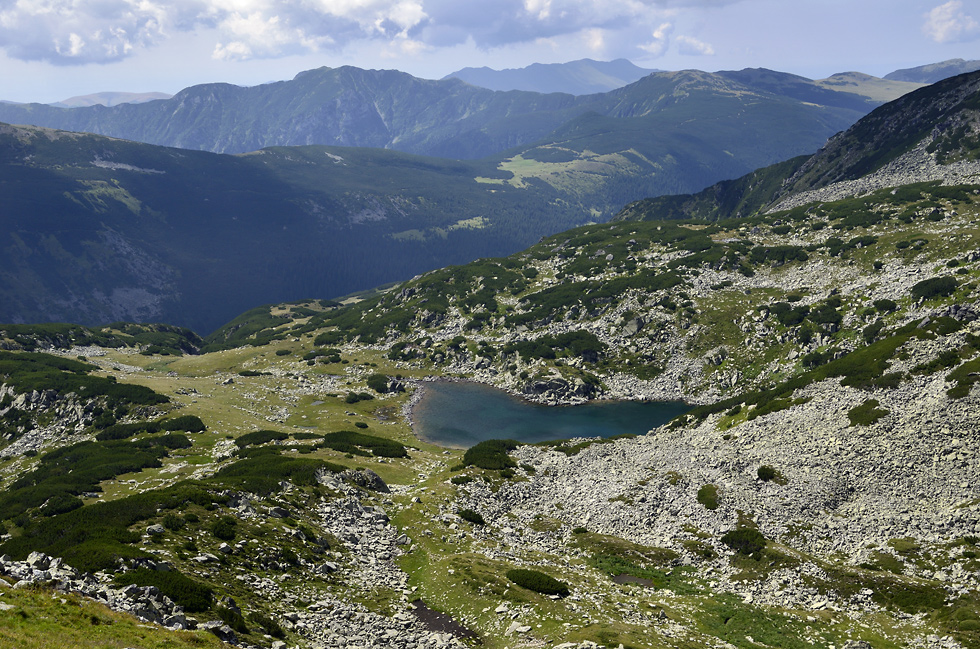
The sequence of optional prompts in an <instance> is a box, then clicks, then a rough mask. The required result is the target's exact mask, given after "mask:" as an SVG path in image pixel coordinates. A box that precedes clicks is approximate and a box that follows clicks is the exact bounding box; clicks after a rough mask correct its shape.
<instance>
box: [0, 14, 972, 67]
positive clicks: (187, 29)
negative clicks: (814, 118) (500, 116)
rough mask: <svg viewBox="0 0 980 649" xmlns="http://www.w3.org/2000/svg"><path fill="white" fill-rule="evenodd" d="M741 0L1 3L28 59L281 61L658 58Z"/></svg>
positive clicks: (4, 32)
mask: <svg viewBox="0 0 980 649" xmlns="http://www.w3.org/2000/svg"><path fill="white" fill-rule="evenodd" d="M739 1H741V0H617V1H616V2H609V0H494V1H493V2H487V1H486V0H0V49H2V50H3V51H4V52H5V53H6V54H7V55H8V56H10V57H12V58H16V59H21V60H25V61H37V60H46V61H51V62H54V63H59V64H78V63H92V62H103V63H104V62H110V61H117V60H120V59H122V58H125V57H127V56H131V55H133V54H135V53H137V52H139V51H140V50H142V49H145V48H148V47H152V46H154V45H157V44H159V43H161V42H163V41H165V40H167V39H169V38H173V37H174V36H176V35H179V34H186V33H194V32H197V31H200V32H201V33H207V34H209V37H210V38H213V39H214V40H215V43H214V56H215V57H216V58H219V59H248V58H271V57H277V56H285V55H291V54H297V53H309V52H317V51H319V50H322V49H324V48H330V47H336V48H341V47H344V46H346V45H348V44H350V43H354V42H358V41H361V42H364V41H368V42H378V43H379V45H380V48H383V49H385V50H390V51H393V52H395V51H397V52H402V53H403V54H405V55H412V54H413V53H419V52H423V51H426V50H428V49H431V48H434V47H451V46H454V45H460V44H463V43H472V44H474V45H475V46H477V47H479V48H481V49H485V50H491V49H494V48H498V47H504V46H509V45H513V44H520V43H535V42H539V41H540V40H541V39H550V38H562V37H568V38H576V39H579V42H581V43H584V45H585V47H586V48H588V49H589V50H590V51H592V52H599V51H603V50H605V49H607V48H610V47H614V46H615V47H619V48H620V49H624V48H625V43H622V42H618V41H617V40H616V36H617V35H619V36H621V35H622V34H624V33H626V32H630V33H633V32H638V31H639V32H644V33H648V34H649V33H653V38H654V40H653V41H652V42H650V43H649V44H648V45H646V46H644V49H646V51H648V52H650V53H652V54H655V55H656V53H657V52H658V51H663V50H665V49H666V43H667V36H668V32H667V31H664V32H662V33H661V35H660V36H658V32H659V31H660V30H661V28H662V27H663V20H664V17H665V16H666V15H669V14H670V13H671V12H673V11H676V10H678V8H680V7H696V8H701V9H710V8H713V7H719V6H722V5H728V4H733V3H736V2H739ZM951 4H956V3H951ZM658 25H660V27H658ZM215 34H216V36H215ZM702 45H703V44H702ZM685 47H688V48H689V49H691V48H693V49H698V47H697V46H695V45H693V44H691V43H688V44H687V45H685ZM708 49H710V48H708ZM702 53H703V52H702Z"/></svg>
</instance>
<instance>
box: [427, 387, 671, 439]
mask: <svg viewBox="0 0 980 649" xmlns="http://www.w3.org/2000/svg"><path fill="white" fill-rule="evenodd" d="M688 410H690V406H689V405H687V404H685V403H681V402H676V401H671V402H641V401H611V402H610V401H607V402H601V403H587V404H583V405H578V406H542V405H538V404H533V403H529V402H527V401H525V400H523V399H520V398H518V397H515V396H513V395H511V394H508V393H507V392H504V391H503V390H498V389H497V388H492V387H489V386H486V385H482V384H480V383H467V382H449V381H438V382H432V383H426V384H425V393H424V395H423V397H422V399H421V400H420V401H419V402H418V404H416V406H415V409H414V410H413V418H414V420H415V432H416V433H417V434H418V435H419V436H420V437H421V438H423V439H425V440H428V441H430V442H433V443H435V444H439V445H440V446H449V447H455V448H469V447H470V446H473V445H474V444H476V443H477V442H482V441H483V440H487V439H513V440H517V441H519V442H528V443H534V442H543V441H547V440H553V439H567V438H569V437H612V436H614V435H622V434H624V433H632V434H634V435H642V434H644V433H646V432H647V431H649V430H650V429H651V428H656V427H657V426H660V425H662V424H665V423H667V422H668V421H670V420H671V419H673V418H674V417H676V416H677V415H680V414H682V413H684V412H687V411H688Z"/></svg>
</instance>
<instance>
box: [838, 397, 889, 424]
mask: <svg viewBox="0 0 980 649" xmlns="http://www.w3.org/2000/svg"><path fill="white" fill-rule="evenodd" d="M878 405H879V404H878V400H877V399H868V400H867V401H865V402H864V403H862V404H861V405H859V406H854V407H853V408H851V409H850V410H848V411H847V418H848V419H849V420H850V422H851V426H870V425H871V424H873V423H875V422H876V421H878V420H879V419H881V418H882V417H884V416H885V415H887V414H888V413H889V411H888V410H885V409H884V408H879V407H878Z"/></svg>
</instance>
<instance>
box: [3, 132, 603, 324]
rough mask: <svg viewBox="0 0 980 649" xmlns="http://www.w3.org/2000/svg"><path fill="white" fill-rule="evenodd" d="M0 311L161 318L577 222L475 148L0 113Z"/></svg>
mask: <svg viewBox="0 0 980 649" xmlns="http://www.w3.org/2000/svg"><path fill="white" fill-rule="evenodd" d="M0 164H3V174H4V182H3V184H2V186H0V196H2V198H0V200H2V202H3V204H4V205H5V209H4V211H3V214H2V215H0V221H2V223H3V232H4V233H5V234H4V236H5V239H4V240H3V242H2V248H3V250H4V255H3V259H2V261H0V276H2V277H3V282H2V284H3V285H2V287H0V295H2V299H0V304H2V308H0V321H7V322H30V321H65V320H75V321H81V322H83V323H86V324H92V323H107V322H113V321H116V320H141V321H170V322H175V323H178V324H181V325H185V326H190V327H192V328H194V329H196V330H199V331H205V332H207V331H210V330H211V329H213V328H214V327H217V326H218V325H220V324H221V323H223V322H226V321H228V320H229V319H231V318H232V317H233V316H234V315H235V314H236V313H239V312H241V311H243V310H245V309H247V308H249V307H250V306H252V305H254V304H255V303H256V302H259V303H261V302H274V301H279V300H282V299H283V298H289V299H299V298H303V297H309V296H337V295H343V294H346V293H350V292H353V291H355V290H361V289H366V288H369V287H372V286H377V285H379V284H383V283H385V282H390V281H392V280H395V279H401V278H404V277H407V276H411V275H414V274H417V273H419V272H422V271H425V270H429V269H432V268H434V267H438V266H441V265H445V264H447V263H461V262H465V261H469V260H470V259H473V258H475V257H479V256H486V255H496V254H501V253H506V252H511V251H513V250H517V249H519V248H521V247H522V246H526V245H528V244H529V243H531V242H533V241H536V240H537V239H539V238H540V237H541V236H543V235H546V234H550V233H552V232H556V231H559V230H561V229H564V228H566V227H568V226H570V225H574V224H578V223H582V222H584V221H585V220H586V219H588V218H589V215H588V214H587V213H584V212H583V210H582V209H581V208H580V207H579V206H577V205H574V204H569V203H564V204H559V203H556V201H557V199H558V198H559V195H558V193H557V192H554V191H549V189H548V188H547V187H540V188H537V191H528V190H526V189H518V188H514V187H510V186H502V185H495V184H487V183H480V182H477V181H476V180H475V179H476V178H478V177H481V178H482V177H490V178H493V177H500V176H499V175H498V173H497V172H496V171H495V170H494V169H493V168H492V167H488V166H487V165H485V164H481V163H471V162H455V161H447V160H442V159H435V158H421V157H417V156H411V155H408V154H402V153H397V152H390V151H382V150H373V149H342V148H325V147H309V148H293V149H269V150H265V151H262V152H259V153H256V154H250V155H246V156H222V155H216V154H209V153H203V152H193V151H181V150H177V149H167V148H163V147H153V146H149V145H142V144H137V143H132V142H125V141H122V140H111V139H108V138H103V137H99V136H92V135H79V134H71V133H64V132H57V131H48V130H43V129H30V128H20V127H3V128H2V132H0Z"/></svg>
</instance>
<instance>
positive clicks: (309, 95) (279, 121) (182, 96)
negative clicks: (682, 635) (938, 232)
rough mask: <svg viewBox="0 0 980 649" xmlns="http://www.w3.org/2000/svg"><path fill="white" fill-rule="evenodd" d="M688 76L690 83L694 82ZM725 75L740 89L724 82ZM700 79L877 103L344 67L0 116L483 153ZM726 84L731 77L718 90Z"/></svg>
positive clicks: (814, 106) (191, 139)
mask: <svg viewBox="0 0 980 649" xmlns="http://www.w3.org/2000/svg"><path fill="white" fill-rule="evenodd" d="M689 79H696V80H698V81H697V82H696V83H695V84H693V85H692V84H691V83H689V82H688V81H687V80H689ZM733 82H734V83H737V84H741V85H742V86H743V87H741V88H734V87H731V83H733ZM705 83H706V84H707V86H705V88H713V89H714V90H715V91H720V92H721V93H722V95H721V96H720V97H719V99H720V100H722V101H727V100H728V99H730V95H731V94H732V93H735V94H739V93H749V94H750V95H752V96H754V97H756V98H757V99H758V100H759V101H762V102H764V103H767V104H773V103H776V104H780V103H781V104H787V103H794V104H795V107H794V111H795V112H796V113H798V115H799V117H798V118H794V119H800V118H802V119H803V120H804V121H808V122H809V121H811V120H814V119H815V120H816V121H825V122H833V125H832V126H831V128H833V129H834V131H836V130H839V129H840V128H843V127H846V126H848V125H850V124H851V123H853V122H854V121H855V120H856V119H857V118H859V117H860V116H861V115H863V114H865V113H867V112H868V111H869V110H871V109H872V108H874V107H875V106H877V105H878V104H880V103H881V101H880V100H878V101H876V100H870V99H868V98H867V97H865V96H862V95H860V94H855V93H854V92H851V90H853V89H852V88H848V90H849V92H838V91H837V90H836V89H834V88H830V89H828V88H825V87H822V86H820V85H819V84H817V83H816V82H813V81H811V80H809V79H805V78H803V77H798V76H795V75H787V74H783V73H778V72H771V71H764V70H743V71H741V72H721V73H718V74H715V75H712V74H709V73H704V72H697V71H684V72H660V73H654V74H653V75H650V76H647V77H644V78H643V79H640V80H639V81H637V82H635V83H632V84H630V85H627V86H625V87H623V88H619V89H617V90H613V91H610V92H607V93H602V94H596V95H586V96H580V97H576V96H572V95H568V94H560V93H551V94H542V93H537V92H526V91H512V92H497V91H491V90H487V89H484V88H477V87H474V86H471V85H469V84H466V83H464V82H463V81H461V80H459V79H448V80H444V81H430V80H425V79H418V78H415V77H412V76H411V75H408V74H405V73H403V72H397V71H392V70H361V69H359V68H353V67H343V68H336V69H330V68H320V69H317V70H310V71H307V72H303V73H301V74H299V75H297V76H296V78H294V79H293V80H291V81H282V82H277V83H270V84H264V85H261V86H254V87H249V88H243V87H239V86H233V85H229V84H220V83H218V84H204V85H200V86H194V87H191V88H187V89H185V90H182V91H181V92H179V93H177V95H175V96H174V97H172V98H170V99H166V100H161V101H152V102H147V103H141V104H131V103H127V104H120V105H116V106H108V107H107V106H91V107H83V108H70V109H69V108H59V107H54V106H48V105H43V104H26V105H25V104H5V105H2V106H0V121H3V122H7V123H11V124H31V125H35V126H44V127H49V128H58V129H64V130H71V131H76V132H86V133H96V134H100V135H109V136H111V137H119V138H124V139H127V140H133V141H138V142H146V143H148V144H161V145H165V146H176V147H180V148H185V149H200V150H205V151H214V152H216V153H244V152H247V151H255V150H258V149H260V148H263V147H267V146H294V145H305V144H326V145H332V146H368V147H377V148H391V149H397V150H400V151H405V152H407V153H417V154H420V155H436V156H440V157H448V158H481V157H485V156H489V155H494V154H497V153H500V152H502V151H505V150H507V149H510V148H513V147H519V146H522V145H526V144H529V143H531V142H534V141H536V140H539V139H541V138H545V137H546V136H548V134H549V133H552V132H553V131H555V130H556V129H559V128H561V127H566V128H567V126H568V125H570V124H571V123H573V122H574V121H575V120H578V119H581V118H582V117H583V116H585V115H590V114H596V115H600V116H604V117H610V118H617V119H619V118H625V117H638V116H645V115H650V114H651V113H653V112H655V111H658V110H662V109H663V108H664V107H666V106H671V105H674V104H676V103H678V102H685V101H686V100H687V94H686V93H688V92H690V91H691V90H694V89H699V88H700V86H702V85H703V84H705ZM725 83H727V84H729V87H728V88H727V89H724V90H721V85H724V84H725ZM678 84H682V85H683V89H678ZM698 94H699V95H703V93H700V92H699V93H698ZM753 101H755V100H753ZM842 111H843V112H842ZM685 121H687V120H686V119H685ZM661 126H662V125H661ZM816 131H817V133H818V135H817V138H818V141H820V140H822V139H823V138H825V137H826V136H827V135H829V134H830V133H828V132H826V130H825V129H823V128H819V127H818V128H817V129H816ZM831 132H833V131H831Z"/></svg>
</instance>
